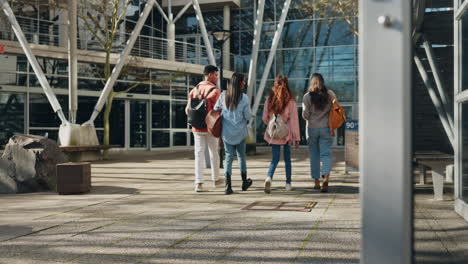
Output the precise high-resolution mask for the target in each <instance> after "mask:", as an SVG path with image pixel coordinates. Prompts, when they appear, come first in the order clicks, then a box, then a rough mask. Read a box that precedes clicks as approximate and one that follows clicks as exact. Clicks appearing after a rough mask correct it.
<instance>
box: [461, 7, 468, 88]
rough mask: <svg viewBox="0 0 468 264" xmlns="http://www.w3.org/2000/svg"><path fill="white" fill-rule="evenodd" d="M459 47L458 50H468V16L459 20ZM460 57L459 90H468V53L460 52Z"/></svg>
mask: <svg viewBox="0 0 468 264" xmlns="http://www.w3.org/2000/svg"><path fill="white" fill-rule="evenodd" d="M461 31H462V32H461V38H462V39H461V47H460V50H463V51H465V50H467V49H468V15H464V16H463V17H462V18H461ZM461 54H462V57H461V75H462V76H461V82H462V83H461V89H462V90H467V89H468V52H462V53H461Z"/></svg>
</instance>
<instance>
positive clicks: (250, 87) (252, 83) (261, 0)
mask: <svg viewBox="0 0 468 264" xmlns="http://www.w3.org/2000/svg"><path fill="white" fill-rule="evenodd" d="M264 10H265V0H258V10H257V19H256V20H255V30H254V39H253V45H252V58H251V59H250V67H249V79H248V83H247V95H248V96H249V99H250V102H251V103H252V99H253V97H252V95H253V93H254V91H255V87H256V85H257V59H258V49H259V48H260V35H261V33H262V25H263V13H264Z"/></svg>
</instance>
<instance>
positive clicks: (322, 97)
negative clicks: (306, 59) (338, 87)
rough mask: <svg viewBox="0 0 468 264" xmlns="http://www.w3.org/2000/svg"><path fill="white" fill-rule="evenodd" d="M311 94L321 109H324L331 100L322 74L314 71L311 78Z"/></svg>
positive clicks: (316, 105) (315, 104) (311, 97)
mask: <svg viewBox="0 0 468 264" xmlns="http://www.w3.org/2000/svg"><path fill="white" fill-rule="evenodd" d="M309 95H310V100H311V101H312V104H313V105H314V106H315V107H317V109H319V110H323V109H324V108H325V106H327V105H328V103H329V102H330V100H329V95H328V89H327V87H326V86H325V80H324V79H323V76H322V74H320V73H314V74H312V77H311V78H310V86H309Z"/></svg>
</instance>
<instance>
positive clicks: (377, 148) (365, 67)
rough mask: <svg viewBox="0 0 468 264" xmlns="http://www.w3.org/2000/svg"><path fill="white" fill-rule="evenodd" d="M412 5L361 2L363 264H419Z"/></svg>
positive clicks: (395, 1)
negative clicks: (415, 241)
mask: <svg viewBox="0 0 468 264" xmlns="http://www.w3.org/2000/svg"><path fill="white" fill-rule="evenodd" d="M411 5H412V1H408V0H392V1H368V0H359V31H360V38H359V55H360V57H359V117H360V118H359V142H360V144H359V147H360V148H359V152H360V158H359V160H360V170H361V180H360V182H361V186H360V188H359V190H360V197H361V206H362V217H361V219H362V223H361V234H362V238H361V263H362V264H370V263H379V264H394V263H399V264H410V263H413V211H412V208H413V196H412V186H413V177H412V170H411V169H412V149H411V146H412V133H411V130H412V122H411V117H412V114H411V113H412V105H411V102H412V99H411V97H412V82H411V76H412V74H411V69H412V63H411V55H412V54H411V53H412V47H413V45H412V40H411V31H412V25H411V23H412V8H411ZM390 73H391V74H390ZM388 179H391V180H390V181H389V180H388ZM383 227H386V228H383Z"/></svg>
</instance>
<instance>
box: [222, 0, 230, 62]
mask: <svg viewBox="0 0 468 264" xmlns="http://www.w3.org/2000/svg"><path fill="white" fill-rule="evenodd" d="M223 13H224V15H223V22H224V23H223V29H224V30H230V29H231V7H230V6H229V5H228V4H226V5H224V8H223ZM222 50H223V52H222V54H221V56H222V57H223V62H224V63H223V64H221V65H222V67H223V68H224V69H226V70H230V69H231V58H230V50H231V38H230V37H229V38H228V39H227V40H226V41H224V43H223V48H222Z"/></svg>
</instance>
